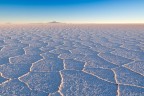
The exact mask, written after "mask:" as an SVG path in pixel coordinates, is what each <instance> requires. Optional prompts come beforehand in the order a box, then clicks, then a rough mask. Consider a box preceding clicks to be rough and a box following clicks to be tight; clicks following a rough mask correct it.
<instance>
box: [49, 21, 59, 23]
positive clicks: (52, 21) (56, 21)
mask: <svg viewBox="0 0 144 96" xmlns="http://www.w3.org/2000/svg"><path fill="white" fill-rule="evenodd" d="M49 23H60V22H57V21H52V22H49Z"/></svg>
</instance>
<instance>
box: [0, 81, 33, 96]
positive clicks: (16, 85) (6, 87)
mask: <svg viewBox="0 0 144 96" xmlns="http://www.w3.org/2000/svg"><path fill="white" fill-rule="evenodd" d="M0 95H1V96H19V95H21V96H31V93H30V89H29V88H28V87H27V86H26V85H25V84H24V83H22V82H20V81H19V80H17V79H14V80H10V81H9V82H6V83H4V84H3V85H1V86H0Z"/></svg>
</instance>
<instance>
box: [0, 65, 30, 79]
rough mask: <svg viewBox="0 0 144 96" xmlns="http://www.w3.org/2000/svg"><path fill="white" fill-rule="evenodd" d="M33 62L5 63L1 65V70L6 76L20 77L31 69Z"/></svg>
mask: <svg viewBox="0 0 144 96" xmlns="http://www.w3.org/2000/svg"><path fill="white" fill-rule="evenodd" d="M30 67H31V64H5V65H2V66H0V72H2V74H3V76H4V77H6V78H18V77H20V76H22V75H24V74H26V73H27V72H29V71H30Z"/></svg>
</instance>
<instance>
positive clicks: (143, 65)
mask: <svg viewBox="0 0 144 96" xmlns="http://www.w3.org/2000/svg"><path fill="white" fill-rule="evenodd" d="M124 67H126V68H129V69H130V70H132V71H134V72H137V73H139V74H142V75H143V76H144V61H134V62H131V63H128V64H126V65H124Z"/></svg>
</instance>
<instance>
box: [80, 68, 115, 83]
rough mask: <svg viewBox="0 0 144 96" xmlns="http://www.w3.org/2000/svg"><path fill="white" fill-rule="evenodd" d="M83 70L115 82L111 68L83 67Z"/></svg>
mask: <svg viewBox="0 0 144 96" xmlns="http://www.w3.org/2000/svg"><path fill="white" fill-rule="evenodd" d="M83 71H84V72H87V73H89V74H93V75H95V76H98V77H100V78H101V79H103V80H106V81H109V82H113V83H116V82H115V79H114V73H113V71H112V70H109V69H101V68H84V70H83Z"/></svg>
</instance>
